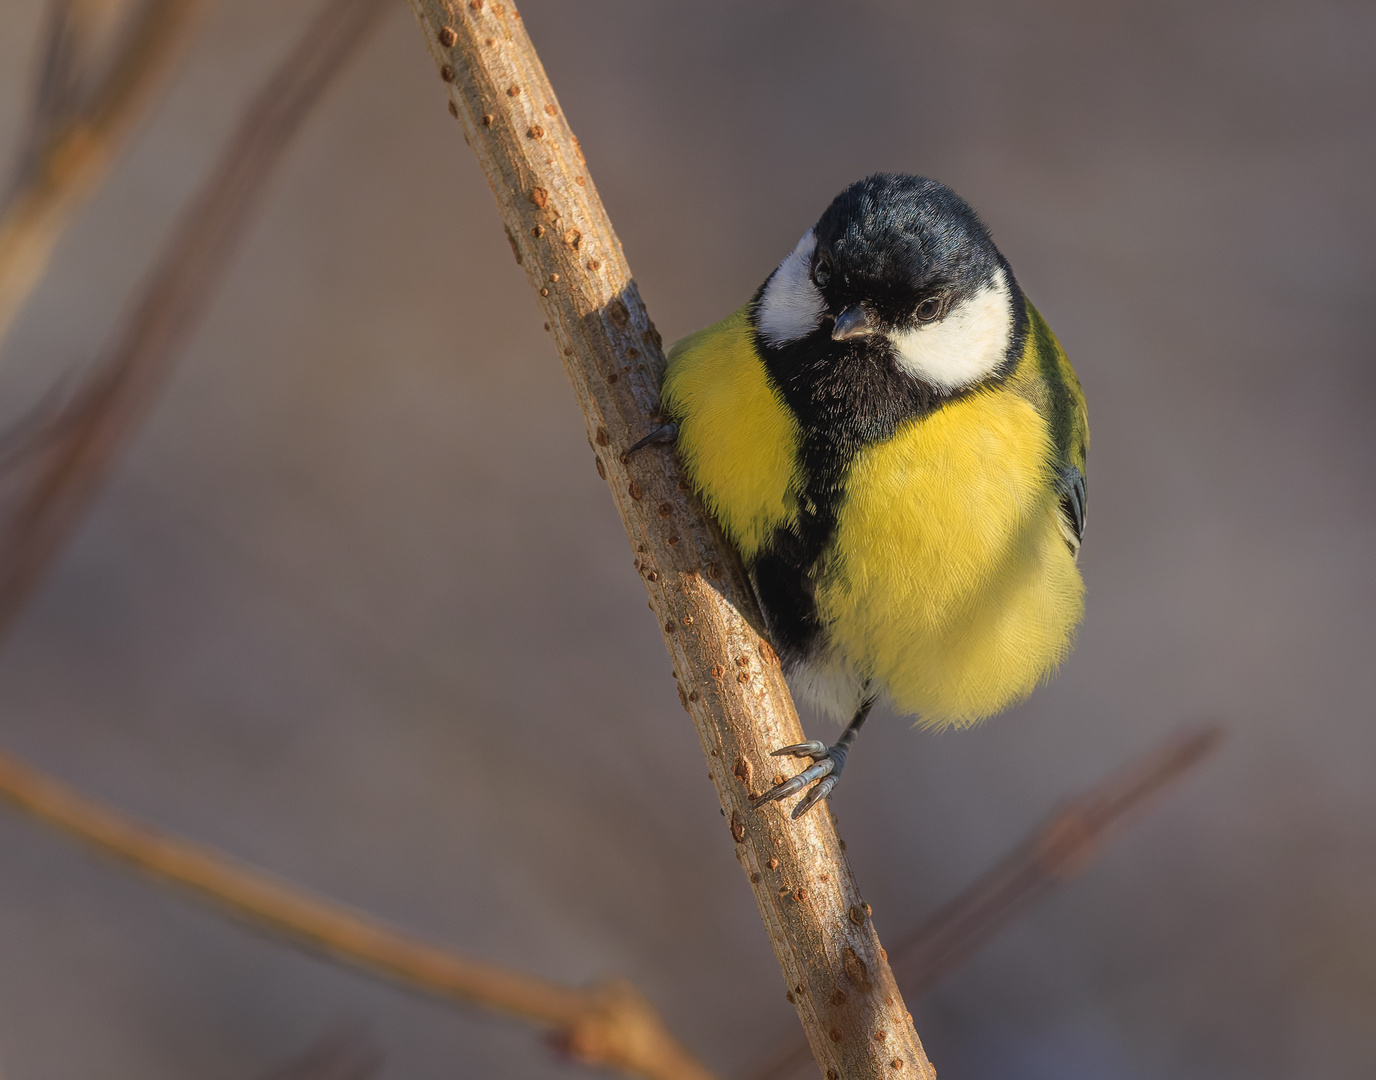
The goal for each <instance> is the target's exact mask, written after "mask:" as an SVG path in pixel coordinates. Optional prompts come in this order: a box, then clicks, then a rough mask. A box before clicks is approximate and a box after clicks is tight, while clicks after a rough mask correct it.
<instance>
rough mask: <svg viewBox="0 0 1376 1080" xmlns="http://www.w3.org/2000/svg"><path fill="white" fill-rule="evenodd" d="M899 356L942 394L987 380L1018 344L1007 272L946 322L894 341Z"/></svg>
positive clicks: (898, 335)
mask: <svg viewBox="0 0 1376 1080" xmlns="http://www.w3.org/2000/svg"><path fill="white" fill-rule="evenodd" d="M889 340H890V341H891V342H892V343H893V350H894V356H895V358H896V359H897V360H898V363H899V364H900V365H901V366H902V367H903V369H904V370H905V371H907V372H908V373H909V374H910V375H913V376H914V377H916V378H919V379H921V380H922V381H923V382H925V383H930V384H931V385H932V386H934V387H936V388H937V389H938V390H946V391H950V390H958V389H960V388H961V387H964V386H973V385H974V384H975V383H977V382H979V381H980V380H981V379H985V378H988V377H989V376H990V375H991V374H993V372H994V369H995V368H997V367H998V366H999V364H1000V363H1002V362H1003V358H1004V357H1005V356H1007V355H1008V346H1009V344H1010V343H1011V342H1012V340H1013V298H1012V295H1011V294H1010V293H1009V291H1008V279H1007V277H1006V276H1005V275H1004V272H1003V271H1002V270H999V271H998V274H997V276H996V277H995V278H994V280H993V281H992V282H990V283H989V284H988V285H986V286H984V288H982V289H980V290H979V292H977V293H975V294H974V295H973V296H971V297H969V298H968V299H966V300H964V301H963V302H961V303H960V304H958V305H957V306H956V307H954V308H952V309H951V310H950V311H949V312H948V313H947V315H946V317H945V318H944V319H942V320H941V321H940V322H934V323H931V324H929V325H926V326H918V327H916V328H914V329H912V330H901V331H898V332H896V333H893V334H890V335H889Z"/></svg>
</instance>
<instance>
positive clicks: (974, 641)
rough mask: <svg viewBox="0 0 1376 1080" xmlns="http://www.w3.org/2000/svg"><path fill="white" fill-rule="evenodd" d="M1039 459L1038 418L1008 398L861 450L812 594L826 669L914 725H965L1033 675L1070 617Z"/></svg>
mask: <svg viewBox="0 0 1376 1080" xmlns="http://www.w3.org/2000/svg"><path fill="white" fill-rule="evenodd" d="M1050 459H1051V453H1050V447H1049V434H1048V431H1047V427H1046V423H1045V421H1044V420H1043V419H1042V417H1041V416H1040V415H1039V414H1038V413H1037V411H1036V410H1035V409H1034V408H1033V406H1032V405H1031V404H1030V403H1029V402H1028V401H1027V400H1026V399H1025V398H1023V397H1021V396H1019V395H1017V394H1015V393H1011V392H1009V391H1007V390H989V391H980V392H977V393H975V394H972V395H970V396H969V397H967V398H964V399H961V400H959V401H956V402H953V403H951V404H949V405H947V406H946V407H945V408H942V409H940V410H938V411H937V412H936V413H934V414H932V415H931V416H928V417H924V418H922V419H918V420H913V421H910V422H909V423H907V424H906V425H904V426H903V427H902V428H900V429H899V431H898V432H897V433H896V434H895V435H894V436H893V438H891V439H889V440H887V441H886V442H883V443H879V444H876V445H873V446H870V447H867V448H866V449H865V450H863V451H861V453H860V454H859V456H858V457H857V458H856V460H855V462H854V464H853V465H852V466H851V470H850V475H849V480H848V483H847V494H846V499H845V502H844V503H843V504H842V507H841V511H840V516H839V520H838V524H837V533H836V539H835V543H834V545H833V546H832V548H831V553H830V554H829V555H828V556H827V561H826V563H825V564H824V567H823V571H822V575H821V578H820V581H819V586H818V593H817V601H818V609H819V615H820V616H821V618H822V620H823V623H824V625H825V626H826V627H827V630H828V634H829V638H830V644H831V651H832V656H831V660H832V662H833V663H836V664H838V665H840V666H844V667H850V668H852V669H853V670H854V671H855V673H856V674H857V675H858V676H860V677H861V678H868V679H870V680H872V681H873V683H874V684H875V685H882V686H884V687H885V688H886V689H887V691H888V696H889V698H890V699H891V700H892V703H893V704H894V706H895V707H896V708H897V710H898V711H900V712H905V713H911V714H914V715H916V716H917V717H918V723H919V724H922V725H924V726H945V725H966V724H970V723H973V722H974V721H976V720H979V719H981V718H983V717H986V716H989V715H991V714H993V713H996V712H998V711H999V710H1001V709H1004V708H1006V707H1007V706H1009V705H1011V704H1013V703H1014V702H1016V701H1019V700H1021V699H1022V698H1024V697H1026V696H1027V695H1028V694H1030V693H1031V692H1032V691H1033V690H1034V689H1035V688H1036V687H1037V685H1038V684H1039V683H1041V682H1043V681H1044V680H1045V679H1047V678H1048V677H1049V676H1050V675H1051V673H1052V672H1053V671H1054V670H1055V668H1056V666H1057V665H1058V664H1059V663H1060V662H1061V661H1062V660H1063V659H1065V657H1066V655H1067V654H1068V653H1069V652H1070V649H1071V646H1072V644H1073V641H1074V634H1075V628H1076V626H1077V625H1078V624H1079V622H1080V618H1081V616H1082V615H1083V612H1084V584H1083V582H1082V581H1081V579H1080V574H1079V571H1078V569H1077V568H1076V566H1075V561H1074V558H1073V557H1072V556H1071V554H1070V551H1069V550H1068V549H1067V547H1066V544H1065V541H1064V540H1063V539H1062V537H1061V533H1060V529H1059V527H1058V525H1057V513H1058V509H1057V504H1058V496H1057V495H1056V492H1055V488H1054V486H1053V482H1052V476H1051V468H1050V465H1049V464H1048V462H1049V461H1050Z"/></svg>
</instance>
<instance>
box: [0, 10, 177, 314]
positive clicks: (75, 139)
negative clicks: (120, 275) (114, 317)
mask: <svg viewBox="0 0 1376 1080" xmlns="http://www.w3.org/2000/svg"><path fill="white" fill-rule="evenodd" d="M114 6H116V4H115V0H54V2H53V3H52V4H51V7H50V9H49V16H48V30H47V38H46V41H45V43H44V46H43V62H42V64H41V66H40V68H39V71H38V79H37V84H36V86H35V92H34V96H33V110H32V114H31V116H30V118H29V122H28V130H27V134H26V137H25V140H24V143H23V145H22V146H21V148H20V152H19V155H18V159H17V162H16V166H15V169H14V172H13V174H12V176H11V178H10V181H9V186H8V188H7V189H6V192H5V195H4V198H3V199H2V200H0V341H3V340H4V338H5V335H6V333H7V332H8V330H9V327H10V324H11V322H12V321H13V319H14V316H15V314H16V313H17V312H18V311H19V308H20V307H21V306H22V305H23V303H24V300H25V298H26V297H27V296H28V295H29V293H30V292H31V291H32V289H33V287H34V286H35V285H36V284H37V283H38V281H39V279H40V278H41V277H42V276H43V271H44V269H45V268H46V267H47V265H48V259H49V258H50V257H51V255H52V252H53V248H54V247H55V246H56V244H57V241H58V238H59V237H60V236H61V235H62V232H63V230H64V229H65V228H66V226H67V225H68V223H70V221H71V220H72V218H73V217H74V216H75V214H76V211H77V210H78V209H79V208H80V206H81V204H82V203H83V202H84V201H85V200H86V198H87V196H89V195H90V194H91V192H92V191H94V190H95V188H96V186H97V185H98V184H99V182H100V180H101V179H102V178H103V177H104V175H105V173H106V171H107V170H108V168H109V166H110V163H111V162H112V161H113V160H114V158H115V156H116V155H117V154H118V153H119V151H120V149H121V148H122V147H123V146H124V144H125V142H126V141H127V140H128V137H129V135H130V133H131V132H132V130H133V128H134V126H135V122H136V121H137V120H138V118H139V117H140V116H141V115H142V114H143V112H144V111H145V108H146V106H147V105H148V103H149V101H150V100H152V98H153V96H154V94H153V92H154V91H155V90H156V89H157V88H158V87H159V86H160V85H162V84H163V83H164V82H165V81H166V78H167V76H168V74H169V73H170V72H171V70H172V69H173V67H174V66H175V61H176V60H177V58H178V57H179V56H180V55H181V54H182V53H183V51H184V48H183V47H184V46H185V44H186V42H187V41H188V40H190V37H191V29H192V27H193V26H194V25H195V22H196V16H197V15H199V14H200V12H201V11H202V9H203V8H204V2H203V0H142V2H141V3H140V4H139V6H138V8H137V9H136V10H135V12H134V13H133V14H132V15H131V16H129V18H128V20H127V25H126V26H125V27H124V30H123V32H122V33H120V34H118V35H117V37H116V39H115V45H114V55H113V56H109V57H100V56H98V55H96V49H95V44H94V39H95V38H96V37H97V32H98V29H99V24H101V23H102V22H103V21H105V19H107V18H108V15H109V13H108V11H107V10H106V9H109V8H112V7H114Z"/></svg>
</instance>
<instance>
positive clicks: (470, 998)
mask: <svg viewBox="0 0 1376 1080" xmlns="http://www.w3.org/2000/svg"><path fill="white" fill-rule="evenodd" d="M0 798H4V799H7V800H9V801H10V802H11V803H13V804H14V805H15V806H17V807H19V808H20V809H22V810H24V811H26V812H27V813H29V814H31V815H33V817H35V818H37V819H38V820H39V821H41V822H43V823H44V824H46V825H51V826H54V827H56V828H58V829H61V830H63V831H64V832H66V833H68V834H70V835H72V836H74V837H76V838H77V839H78V840H80V841H82V842H83V843H86V844H88V845H90V846H92V847H94V848H96V849H97V850H98V851H100V852H103V853H104V854H107V855H113V856H114V857H115V858H117V859H120V860H122V861H124V862H126V863H129V864H130V865H132V866H135V867H137V868H138V869H140V870H143V871H145V872H146V873H149V874H151V875H153V876H154V877H155V878H157V879H159V880H162V881H167V882H173V883H175V884H177V885H181V886H184V887H185V888H188V889H190V890H192V891H193V892H194V893H195V894H196V895H198V896H199V897H201V898H202V899H208V900H212V901H214V902H215V903H216V904H217V905H218V906H219V907H220V908H221V909H223V910H227V911H228V912H230V913H231V914H234V915H238V916H240V917H241V918H244V919H247V920H249V921H250V922H252V923H254V924H256V925H258V926H262V927H266V928H267V929H269V930H273V931H276V932H278V933H281V934H285V935H287V936H288V937H290V938H291V939H292V940H293V941H295V942H297V943H298V944H301V945H305V946H307V947H308V948H310V949H312V950H314V951H318V952H322V953H324V954H326V955H327V956H330V957H332V958H333V959H335V960H338V961H341V962H343V963H346V964H349V965H352V966H354V967H359V968H362V969H364V970H366V971H369V972H372V973H375V974H381V975H385V976H387V977H389V978H392V979H395V980H397V981H399V982H404V983H406V984H408V985H410V986H415V987H419V988H421V989H423V990H426V991H429V992H430V993H433V994H439V995H442V996H444V997H447V998H452V999H455V1000H459V1001H466V1002H469V1003H471V1004H474V1005H480V1006H482V1007H484V1008H487V1009H491V1010H493V1011H495V1012H501V1013H506V1014H509V1015H512V1016H518V1017H520V1018H522V1019H524V1020H527V1021H530V1022H532V1023H535V1024H538V1025H541V1026H544V1027H549V1028H551V1029H553V1031H554V1037H555V1041H556V1042H557V1044H558V1045H559V1046H560V1047H561V1048H562V1049H563V1050H565V1051H566V1052H567V1053H569V1054H570V1055H571V1056H573V1057H575V1058H578V1059H579V1060H581V1061H585V1062H588V1063H590V1064H596V1065H605V1066H608V1067H611V1068H615V1069H619V1070H621V1071H623V1072H625V1073H628V1074H630V1075H632V1076H640V1077H645V1078H647V1080H713V1077H712V1074H711V1073H710V1072H709V1071H708V1070H707V1069H706V1068H705V1067H703V1066H702V1065H701V1064H699V1063H698V1062H697V1061H696V1060H695V1059H694V1058H693V1056H692V1055H691V1054H690V1053H689V1052H688V1051H687V1049H685V1048H684V1046H683V1045H682V1044H681V1043H680V1042H679V1041H678V1040H677V1039H675V1038H674V1036H673V1034H672V1033H671V1032H670V1031H669V1029H668V1028H667V1027H666V1026H665V1024H664V1021H663V1020H662V1019H661V1018H660V1016H659V1014H658V1013H657V1012H656V1011H655V1009H654V1007H653V1006H652V1005H650V1003H649V1002H648V1001H646V1000H645V998H644V997H643V996H642V995H641V994H640V993H639V992H638V991H636V989H635V988H634V987H632V986H631V985H630V984H628V983H625V982H622V981H620V980H611V981H608V982H605V983H602V984H600V985H598V986H594V987H591V988H586V989H585V988H575V987H568V986H563V985H561V984H559V983H555V982H550V981H549V980H547V979H541V978H537V977H535V976H532V975H523V974H520V973H518V972H513V971H509V970H507V969H505V968H501V967H498V966H496V965H495V964H486V963H483V962H481V961H477V960H470V959H468V958H467V957H464V956H459V955H457V954H456V953H452V952H447V951H445V950H443V949H439V948H437V947H435V946H434V945H431V944H430V943H428V942H425V941H422V940H420V939H419V938H415V937H412V936H411V935H409V934H403V933H399V932H397V931H395V930H391V929H389V928H387V927H385V926H383V925H381V924H380V923H378V922H376V921H375V920H373V919H370V918H368V917H367V916H365V915H361V914H359V913H358V912H355V911H352V910H350V909H349V908H346V907H343V906H342V905H340V904H335V903H332V902H330V901H327V900H321V899H319V898H317V897H314V896H311V895H309V894H308V893H306V892H303V891H302V890H300V889H296V888H293V887H292V886H290V885H286V884H283V883H282V882H279V881H275V880H273V879H272V878H269V877H267V876H266V875H265V874H262V873H260V872H258V871H255V870H252V869H249V868H248V867H245V866H240V865H237V864H235V863H234V862H232V861H231V860H230V859H228V858H227V857H226V856H224V855H223V854H221V853H220V852H217V851H215V850H213V849H211V848H208V847H205V846H202V845H200V844H193V843H191V842H189V841H187V840H183V839H180V838H178V837H176V836H172V835H170V834H168V833H165V832H163V831H161V830H159V829H156V828H154V827H152V826H151V825H147V824H144V823H143V822H140V821H137V820H135V819H134V818H131V817H129V816H127V815H125V814H122V813H120V812H119V811H117V810H115V809H113V808H111V807H108V806H104V805H102V804H101V803H98V802H96V801H94V800H92V799H89V798H87V797H85V796H84V795H81V794H79V793H78V792H76V791H73V790H72V789H71V788H69V787H67V786H66V785H65V784H62V783H61V782H60V781H58V780H55V779H54V778H52V777H51V776H47V775H45V774H44V773H41V772H39V771H38V770H37V769H34V768H33V767H31V766H29V765H26V764H24V763H23V762H21V761H19V760H18V759H16V758H14V757H12V756H10V755H9V754H6V753H3V752H0Z"/></svg>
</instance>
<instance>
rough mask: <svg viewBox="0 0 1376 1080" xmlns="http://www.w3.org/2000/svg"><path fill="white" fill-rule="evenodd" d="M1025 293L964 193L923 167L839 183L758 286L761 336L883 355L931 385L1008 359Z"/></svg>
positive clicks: (963, 380) (950, 388) (988, 372)
mask: <svg viewBox="0 0 1376 1080" xmlns="http://www.w3.org/2000/svg"><path fill="white" fill-rule="evenodd" d="M1021 313H1022V300H1021V295H1020V293H1019V292H1018V287H1017V283H1016V282H1015V281H1014V280H1013V275H1012V272H1011V271H1010V269H1009V267H1008V264H1007V262H1006V261H1005V260H1004V258H1003V256H1002V255H1001V254H999V251H998V249H997V248H996V247H995V246H994V242H993V240H991V239H990V237H989V230H988V229H986V228H985V227H984V223H983V222H981V221H980V220H979V218H978V216H977V215H976V214H975V212H974V210H972V209H971V208H970V206H969V204H968V203H966V202H965V200H963V199H962V198H961V197H960V196H959V195H957V194H956V193H955V192H953V191H952V190H951V189H950V188H948V187H946V186H945V185H943V184H939V183H937V182H936V181H935V180H928V179H925V178H924V177H920V176H906V175H901V174H892V173H879V174H876V175H874V176H870V177H867V178H866V179H864V180H861V181H859V182H857V183H855V184H852V185H851V186H850V187H848V188H846V190H845V191H843V192H841V194H840V195H838V196H837V197H836V198H835V199H834V200H833V201H832V204H831V205H830V206H829V207H827V209H826V212H825V213H823V214H822V216H821V218H820V219H819V220H818V222H817V224H816V225H814V226H813V227H812V228H811V229H809V230H808V231H807V233H806V234H805V235H804V236H803V238H802V240H801V241H799V243H798V246H797V247H796V248H794V249H793V251H792V253H791V254H789V256H788V257H787V258H786V259H784V261H783V262H782V263H780V264H779V267H778V269H777V270H775V271H774V273H773V274H772V275H771V276H770V278H769V280H768V281H767V282H766V283H765V285H764V287H763V289H762V290H761V292H760V297H759V301H758V305H757V308H756V314H755V320H756V327H757V329H758V331H759V334H760V336H761V337H762V339H763V340H764V343H765V344H766V345H767V346H770V347H773V348H776V349H777V348H786V347H788V346H789V345H791V344H793V343H802V342H804V341H807V342H810V343H811V344H812V345H813V346H814V347H815V348H825V349H826V350H827V351H828V354H829V355H830V356H833V357H835V358H836V359H837V360H839V361H842V362H843V361H844V360H845V359H846V358H848V357H850V358H854V357H857V356H860V355H870V356H874V355H875V354H876V353H882V354H884V355H886V356H888V357H891V358H892V362H893V364H894V365H895V366H896V367H897V368H898V369H899V370H900V371H902V372H904V373H905V374H906V375H908V376H910V377H911V378H913V379H915V380H918V381H919V382H921V383H923V384H925V385H926V386H928V387H930V388H931V389H932V390H934V391H936V392H937V393H938V394H940V395H946V394H951V393H955V392H956V391H958V390H962V389H965V388H967V387H970V386H973V385H976V384H977V383H980V382H982V381H984V380H985V379H988V378H989V377H991V376H992V375H994V374H996V373H998V372H999V371H1000V370H1001V369H1002V368H1003V367H1004V366H1005V362H1006V361H1008V360H1010V358H1011V351H1012V348H1013V344H1014V340H1015V337H1016V334H1017V328H1018V325H1019V319H1020V317H1021Z"/></svg>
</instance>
